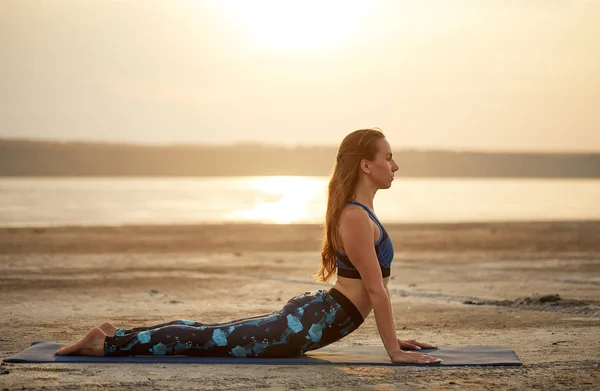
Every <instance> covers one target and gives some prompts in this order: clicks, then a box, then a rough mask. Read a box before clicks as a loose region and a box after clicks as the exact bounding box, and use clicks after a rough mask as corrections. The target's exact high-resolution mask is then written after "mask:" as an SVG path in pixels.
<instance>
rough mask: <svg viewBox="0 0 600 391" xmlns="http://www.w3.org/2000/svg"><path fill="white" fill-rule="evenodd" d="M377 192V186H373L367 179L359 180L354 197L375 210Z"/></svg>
mask: <svg viewBox="0 0 600 391" xmlns="http://www.w3.org/2000/svg"><path fill="white" fill-rule="evenodd" d="M361 179H362V178H361ZM375 193H377V189H376V188H373V187H371V186H370V184H369V183H368V182H367V181H364V180H359V181H358V184H357V185H356V190H355V191H354V196H353V198H354V199H355V200H356V201H358V202H360V203H361V204H363V205H365V206H368V207H369V208H370V209H371V210H375V208H373V199H374V198H375Z"/></svg>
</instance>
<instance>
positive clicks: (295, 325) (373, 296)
mask: <svg viewBox="0 0 600 391" xmlns="http://www.w3.org/2000/svg"><path fill="white" fill-rule="evenodd" d="M397 170H398V166H397V165H396V163H395V161H394V159H393V157H392V151H391V148H390V145H389V143H388V141H387V140H386V139H385V137H384V135H383V133H382V132H381V131H380V130H378V129H361V130H357V131H354V132H352V133H350V134H349V135H347V136H346V137H345V138H344V140H343V141H342V143H341V145H340V147H339V150H338V155H337V162H336V164H335V168H334V171H333V175H332V177H331V180H330V182H329V195H328V200H327V213H326V218H325V230H324V237H323V246H322V253H321V258H322V264H321V268H320V270H319V271H318V273H317V274H316V275H315V276H314V277H315V278H317V279H318V280H320V281H324V282H326V281H328V280H329V279H330V278H331V277H332V276H333V275H334V274H335V273H336V271H337V279H336V281H335V283H334V285H333V287H332V288H331V289H329V290H324V289H320V290H317V291H314V292H305V293H303V294H301V295H298V296H295V297H293V298H291V299H290V300H289V301H288V302H287V304H285V305H284V306H283V308H282V309H280V310H278V311H275V312H272V313H270V314H265V315H259V316H255V317H251V318H243V319H237V320H233V321H230V322H225V323H210V324H209V323H206V324H205V323H199V322H194V321H188V320H175V321H172V322H169V323H163V324H158V325H155V326H150V327H138V328H134V329H128V330H126V329H118V328H116V327H115V326H114V325H112V324H111V323H104V324H102V325H101V326H100V327H97V328H93V329H92V330H90V331H89V333H88V334H87V335H86V336H85V337H84V338H83V339H82V340H80V341H79V342H76V343H73V344H68V345H64V346H61V347H60V348H58V350H57V351H56V353H55V354H56V355H95V356H130V355H176V354H182V355H194V356H235V357H293V356H297V355H300V354H302V353H304V352H306V351H309V350H314V349H318V348H321V347H323V346H326V345H329V344H330V343H333V342H335V341H338V340H340V339H341V338H342V337H344V336H346V335H348V334H350V333H351V332H352V331H354V330H356V328H358V327H359V326H360V325H361V324H362V323H363V321H364V319H365V318H366V317H367V316H368V315H369V313H370V312H371V311H372V310H373V311H374V312H375V321H376V324H377V329H378V331H379V335H380V336H381V340H382V341H383V346H384V347H385V349H386V351H387V353H388V355H389V357H390V359H391V361H393V362H398V363H415V364H433V363H439V362H440V361H441V360H439V359H437V358H434V357H431V356H428V355H426V354H422V353H419V352H408V351H405V350H420V349H421V348H435V346H434V345H431V344H427V343H423V342H418V341H414V340H410V341H406V340H400V339H398V338H397V336H396V329H395V325H394V316H393V313H392V305H391V302H390V296H389V292H388V289H387V284H388V280H389V276H390V267H391V263H392V259H393V257H394V248H393V246H392V242H391V239H390V237H389V236H388V234H387V232H386V230H385V228H384V227H383V225H382V224H381V223H380V222H379V220H378V219H377V217H376V216H375V213H374V212H373V198H374V197H375V193H376V192H377V190H379V189H387V188H389V187H390V186H391V185H392V181H393V180H394V172H396V171H397Z"/></svg>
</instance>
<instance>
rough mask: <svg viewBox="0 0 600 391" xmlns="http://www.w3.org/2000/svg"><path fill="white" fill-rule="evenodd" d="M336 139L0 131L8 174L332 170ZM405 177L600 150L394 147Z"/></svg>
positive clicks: (577, 174) (542, 170)
mask: <svg viewBox="0 0 600 391" xmlns="http://www.w3.org/2000/svg"><path fill="white" fill-rule="evenodd" d="M336 153H337V148H336V147H329V146H318V147H309V146H297V147H283V146H273V145H260V144H238V145H223V146H211V145H164V146H157V145H135V144H110V143H95V142H55V141H34V140H16V139H12V140H11V139H4V140H2V139H0V176H254V175H305V176H327V175H330V174H331V172H332V169H333V166H334V163H335V156H336ZM394 158H395V160H396V162H397V163H398V165H399V166H400V170H399V171H398V173H397V174H396V175H397V176H400V177H471V178H478V177H480V178H483V177H513V178H518V177H538V178H599V177H600V153H524V152H473V151H443V150H414V149H407V150H400V151H395V152H394Z"/></svg>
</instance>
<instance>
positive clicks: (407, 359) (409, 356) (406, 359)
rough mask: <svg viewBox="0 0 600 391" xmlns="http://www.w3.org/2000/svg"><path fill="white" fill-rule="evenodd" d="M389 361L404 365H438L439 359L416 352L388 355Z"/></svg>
mask: <svg viewBox="0 0 600 391" xmlns="http://www.w3.org/2000/svg"><path fill="white" fill-rule="evenodd" d="M390 359H391V360H392V362H395V363H404V364H439V363H441V362H442V360H441V359H439V358H435V357H431V356H429V355H427V354H423V353H417V352H402V351H400V352H395V353H393V354H390Z"/></svg>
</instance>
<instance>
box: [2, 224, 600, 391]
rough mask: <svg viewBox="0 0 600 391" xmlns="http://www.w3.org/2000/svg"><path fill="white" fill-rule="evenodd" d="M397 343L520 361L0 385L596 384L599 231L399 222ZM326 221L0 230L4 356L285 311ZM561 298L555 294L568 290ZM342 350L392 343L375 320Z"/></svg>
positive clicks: (92, 373) (103, 372)
mask: <svg viewBox="0 0 600 391" xmlns="http://www.w3.org/2000/svg"><path fill="white" fill-rule="evenodd" d="M387 229H388V231H389V233H390V236H391V237H392V239H393V241H394V246H395V249H396V255H395V259H394V264H393V268H392V276H393V277H392V280H391V281H390V285H389V289H390V293H391V295H392V303H393V309H394V315H395V321H396V326H397V330H398V336H399V337H400V338H406V339H412V338H416V339H420V340H423V341H429V342H434V343H436V344H438V345H446V346H461V345H504V346H508V347H511V348H513V349H514V350H515V351H516V352H517V354H518V356H519V357H520V359H521V360H522V361H523V363H524V366H522V367H480V368H477V367H469V368H432V367H370V366H261V367H260V368H258V367H256V366H252V365H202V366H200V365H129V364H127V365H113V364H111V365H90V364H44V365H40V364H4V365H2V367H1V368H0V373H1V374H0V389H2V390H17V389H18V390H62V389H69V390H105V389H120V390H163V391H164V390H185V389H209V390H231V389H255V388H260V389H265V390H279V389H295V390H302V389H323V390H325V389H327V390H329V389H345V390H348V389H357V390H358V389H361V390H362V389H374V390H388V389H515V390H521V389H557V390H558V389H560V390H564V389H576V390H587V389H595V388H596V387H598V385H599V384H600V222H596V221H589V222H531V223H487V224H480V223H477V224H406V225H401V224H397V225H388V226H387ZM320 238H321V228H320V227H319V226H317V225H266V224H265V225H242V224H231V225H201V226H125V227H62V228H3V229H0V293H1V295H0V308H1V312H2V316H1V317H0V357H2V358H4V357H6V356H8V355H10V354H13V353H15V352H17V351H19V350H22V349H24V348H26V347H27V346H29V345H30V344H31V343H32V342H34V341H56V342H68V341H72V340H75V339H78V338H80V337H81V336H82V335H84V334H85V333H86V332H87V331H88V330H89V329H90V328H91V327H94V326H98V325H99V324H101V323H103V322H105V321H112V322H113V323H115V324H116V325H117V326H125V327H128V326H140V325H146V324H155V323H160V322H163V321H168V320H174V319H194V320H198V321H203V322H204V321H206V322H212V321H224V320H229V319H233V318H239V317H243V316H249V315H256V314H260V313H265V312H271V311H274V310H276V309H279V308H280V307H281V306H282V305H283V303H285V301H286V300H287V299H288V298H289V297H292V296H294V295H296V294H298V293H301V292H304V291H308V290H315V289H321V288H327V286H328V285H327V284H323V283H319V282H316V281H314V280H311V279H310V278H309V277H308V276H309V275H310V274H311V273H313V272H315V271H316V269H317V267H318V264H319V259H320V258H319V244H320ZM556 295H558V296H556ZM338 344H344V345H352V346H356V348H357V349H359V348H360V346H361V345H375V346H381V341H380V339H379V337H378V334H377V329H376V325H375V320H374V317H373V315H371V316H370V317H369V318H368V319H367V320H366V321H365V323H364V324H363V325H362V326H361V328H359V329H358V330H357V331H355V332H354V333H353V334H351V335H349V336H348V337H346V338H345V339H343V340H341V341H340V342H338Z"/></svg>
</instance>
